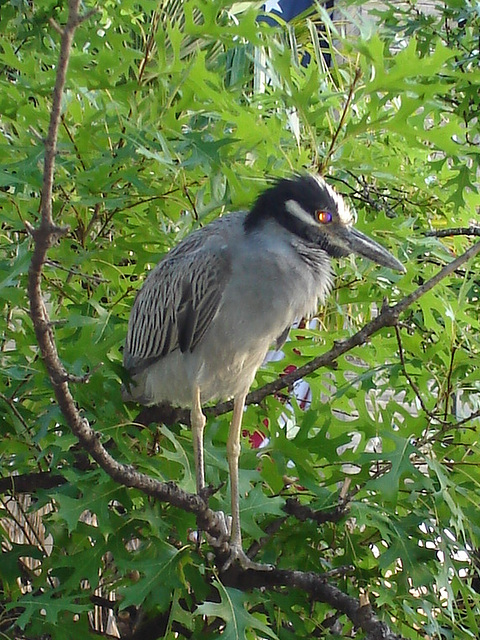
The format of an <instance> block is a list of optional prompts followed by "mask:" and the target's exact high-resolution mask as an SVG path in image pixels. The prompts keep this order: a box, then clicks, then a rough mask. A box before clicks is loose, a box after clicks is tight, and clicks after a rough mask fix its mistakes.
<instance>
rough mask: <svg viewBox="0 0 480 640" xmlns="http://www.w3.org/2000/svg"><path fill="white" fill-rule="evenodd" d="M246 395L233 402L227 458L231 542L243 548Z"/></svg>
mask: <svg viewBox="0 0 480 640" xmlns="http://www.w3.org/2000/svg"><path fill="white" fill-rule="evenodd" d="M244 406H245V395H242V396H239V397H238V398H235V402H234V404H233V415H232V422H231V423H230V431H229V432H228V440H227V458H228V467H229V469H230V492H231V493H230V495H231V502H232V533H231V536H230V544H231V545H232V547H237V548H238V549H241V548H242V530H241V526H240V499H239V491H238V459H239V458H240V433H241V428H242V417H243V408H244Z"/></svg>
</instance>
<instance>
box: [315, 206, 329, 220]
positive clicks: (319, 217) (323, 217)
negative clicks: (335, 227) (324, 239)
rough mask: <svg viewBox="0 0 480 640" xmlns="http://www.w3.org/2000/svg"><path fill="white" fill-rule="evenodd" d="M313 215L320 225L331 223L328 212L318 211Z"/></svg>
mask: <svg viewBox="0 0 480 640" xmlns="http://www.w3.org/2000/svg"><path fill="white" fill-rule="evenodd" d="M315 215H316V217H317V220H318V221H319V222H321V223H322V224H328V223H329V222H331V221H332V214H331V213H330V211H322V210H321V209H320V210H318V211H315Z"/></svg>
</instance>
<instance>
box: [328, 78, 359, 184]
mask: <svg viewBox="0 0 480 640" xmlns="http://www.w3.org/2000/svg"><path fill="white" fill-rule="evenodd" d="M361 76H362V72H361V70H360V68H359V67H357V68H356V69H355V75H354V76H353V80H352V82H351V84H350V89H349V91H348V96H347V99H346V101H345V104H344V105H343V111H342V115H341V116H340V120H339V122H338V125H337V128H336V129H335V132H334V134H333V136H332V139H331V141H330V146H329V148H328V151H327V153H326V154H325V157H324V159H323V160H322V162H321V163H320V165H319V168H318V171H319V173H320V174H323V173H324V172H325V170H326V168H327V167H328V163H329V161H330V158H331V157H332V155H333V152H334V150H335V145H336V143H337V140H338V137H339V135H340V132H341V131H342V129H343V125H344V124H345V120H346V118H347V113H348V110H349V109H350V104H351V102H352V100H353V96H354V93H355V87H356V86H357V84H358V81H359V80H360V78H361Z"/></svg>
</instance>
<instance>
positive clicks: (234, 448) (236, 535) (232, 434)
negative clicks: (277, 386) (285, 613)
mask: <svg viewBox="0 0 480 640" xmlns="http://www.w3.org/2000/svg"><path fill="white" fill-rule="evenodd" d="M245 397H246V394H243V395H241V396H237V397H236V398H235V400H234V403H233V415H232V422H231V423H230V431H229V433H228V440H227V458H228V467H229V469H230V492H231V501H232V532H231V535H230V557H229V558H228V560H227V562H226V563H225V564H224V566H223V567H222V569H223V570H224V571H225V570H226V569H228V567H229V566H230V565H231V564H232V563H233V562H234V561H235V560H238V562H239V563H240V565H241V566H242V567H243V568H244V569H257V570H259V569H260V570H264V571H268V570H270V569H272V568H273V567H272V566H271V565H265V564H260V563H258V562H253V561H252V560H250V558H249V557H248V556H247V555H246V553H245V552H244V551H243V548H242V530H241V525H240V504H239V491H238V459H239V457H240V434H241V428H242V417H243V409H244V407H245Z"/></svg>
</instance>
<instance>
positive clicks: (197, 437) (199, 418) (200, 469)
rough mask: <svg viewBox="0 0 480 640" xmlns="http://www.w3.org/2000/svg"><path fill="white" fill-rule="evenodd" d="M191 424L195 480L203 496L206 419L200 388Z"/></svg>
mask: <svg viewBox="0 0 480 640" xmlns="http://www.w3.org/2000/svg"><path fill="white" fill-rule="evenodd" d="M190 422H191V425H192V436H193V455H194V456H195V479H196V483H197V493H198V494H200V495H201V493H202V490H203V489H204V488H205V466H204V462H203V431H204V429H205V423H206V418H205V416H204V415H203V412H202V404H201V400H200V388H199V387H195V389H194V392H193V402H192V410H191V412H190Z"/></svg>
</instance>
